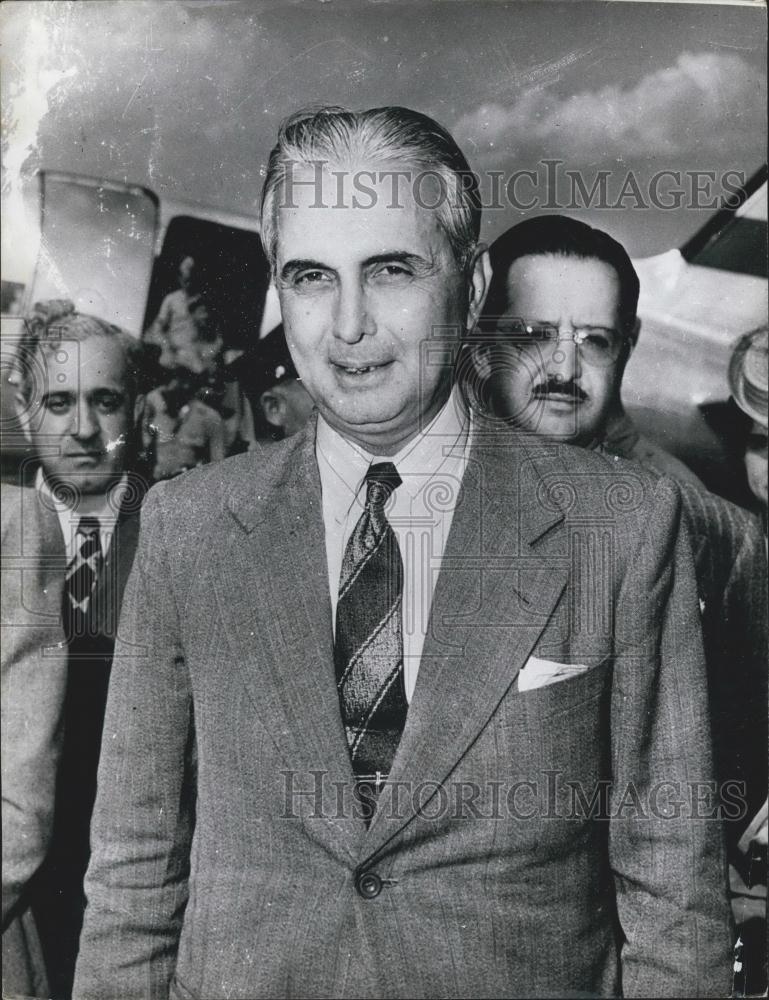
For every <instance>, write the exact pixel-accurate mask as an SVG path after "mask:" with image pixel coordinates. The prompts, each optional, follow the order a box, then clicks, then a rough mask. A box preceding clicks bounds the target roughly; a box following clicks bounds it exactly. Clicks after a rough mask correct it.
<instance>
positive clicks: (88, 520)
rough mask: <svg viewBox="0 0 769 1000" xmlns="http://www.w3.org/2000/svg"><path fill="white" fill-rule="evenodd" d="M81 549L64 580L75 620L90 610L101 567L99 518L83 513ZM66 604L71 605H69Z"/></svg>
mask: <svg viewBox="0 0 769 1000" xmlns="http://www.w3.org/2000/svg"><path fill="white" fill-rule="evenodd" d="M77 539H78V542H79V544H78V549H77V552H76V553H75V558H74V559H73V560H72V562H71V563H70V564H69V567H68V569H67V578H66V580H65V583H64V594H65V608H66V610H68V612H69V614H68V618H69V619H70V622H71V623H72V624H76V623H77V622H78V621H82V619H83V618H85V616H86V614H87V613H88V605H89V603H90V600H91V594H92V593H93V589H94V587H95V586H96V580H97V579H98V576H99V573H100V572H101V568H102V551H101V539H100V537H99V519H98V518H96V517H81V518H80V521H79V523H78V526H77ZM67 604H68V605H69V607H68V608H67V607H66V606H67Z"/></svg>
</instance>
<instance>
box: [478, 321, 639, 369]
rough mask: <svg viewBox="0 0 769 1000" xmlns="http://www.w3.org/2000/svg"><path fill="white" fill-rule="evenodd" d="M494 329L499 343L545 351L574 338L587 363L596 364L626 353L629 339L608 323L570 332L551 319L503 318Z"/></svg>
mask: <svg viewBox="0 0 769 1000" xmlns="http://www.w3.org/2000/svg"><path fill="white" fill-rule="evenodd" d="M493 329H494V333H495V340H496V342H497V343H507V342H508V341H509V342H510V343H512V344H514V345H515V346H516V347H518V348H521V349H523V350H526V349H530V348H532V347H536V348H538V349H540V350H542V351H545V350H550V349H551V348H554V347H557V346H558V344H559V343H560V342H561V341H562V340H571V341H573V342H574V344H575V345H576V346H577V349H578V350H579V353H580V357H581V358H582V360H583V361H584V362H585V364H588V365H593V366H595V367H599V366H602V365H609V364H612V363H613V362H615V361H616V360H617V358H618V357H619V356H620V354H621V353H622V348H623V346H624V344H625V340H626V337H625V335H624V334H623V333H620V331H619V330H615V329H613V328H612V327H606V326H580V327H578V328H577V329H576V330H573V331H571V332H569V333H562V332H561V331H560V330H559V328H558V327H557V326H554V325H552V324H551V323H527V322H526V321H525V320H519V319H505V318H501V319H499V320H497V322H496V324H495V325H494V328H493ZM503 338H504V339H503Z"/></svg>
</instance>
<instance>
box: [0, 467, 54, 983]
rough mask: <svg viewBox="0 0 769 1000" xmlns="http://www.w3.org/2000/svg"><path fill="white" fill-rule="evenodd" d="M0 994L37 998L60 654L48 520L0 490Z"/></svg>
mask: <svg viewBox="0 0 769 1000" xmlns="http://www.w3.org/2000/svg"><path fill="white" fill-rule="evenodd" d="M0 516H1V517H2V602H1V605H0V606H1V607H2V656H1V657H0V663H2V781H3V996H32V995H34V996H44V995H45V996H47V982H46V976H45V969H44V965H43V960H42V955H41V952H40V944H39V941H38V938H37V929H36V927H35V923H34V920H33V918H32V914H31V911H30V905H29V903H30V900H29V885H30V881H31V879H32V876H33V875H34V874H35V872H36V871H37V870H38V869H39V867H40V865H41V864H42V862H43V859H44V858H45V854H46V851H47V849H48V845H49V842H50V837H51V831H52V826H53V806H54V788H55V782H56V769H57V766H58V761H59V754H60V751H61V736H62V720H63V710H64V694H65V689H66V683H67V655H66V647H65V646H64V632H63V630H62V627H61V599H62V586H63V581H64V572H63V566H64V563H63V562H62V560H61V559H57V558H56V555H55V553H56V551H57V545H59V546H60V545H61V531H60V528H59V522H58V519H57V517H56V514H55V513H54V512H53V511H52V510H46V509H45V508H42V507H41V506H40V504H39V503H38V501H37V494H36V491H35V490H32V489H24V488H19V487H15V486H10V485H8V484H5V483H4V484H3V486H2V514H1V515H0Z"/></svg>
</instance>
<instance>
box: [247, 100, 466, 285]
mask: <svg viewBox="0 0 769 1000" xmlns="http://www.w3.org/2000/svg"><path fill="white" fill-rule="evenodd" d="M361 162H374V163H388V162H389V163H396V162H397V163H401V164H407V165H408V166H410V167H415V168H417V169H418V170H422V171H424V172H425V173H429V174H430V175H431V176H433V177H435V178H436V179H437V180H438V181H439V183H440V186H441V192H442V197H441V198H440V200H439V201H438V202H437V203H436V204H435V205H434V206H429V207H434V208H435V212H436V217H437V221H438V224H439V225H440V227H441V228H442V229H443V231H444V232H445V234H446V236H447V237H448V240H449V243H450V245H451V249H452V252H453V254H454V258H455V259H456V261H457V264H458V265H459V267H460V268H461V269H462V270H467V269H468V268H469V267H470V265H471V263H472V260H473V256H474V254H475V250H476V247H477V245H478V237H479V235H480V227H481V201H480V195H479V192H478V178H477V177H476V176H475V174H474V173H473V172H472V170H471V169H470V167H469V165H468V162H467V160H466V159H465V156H464V153H463V152H462V150H461V149H460V148H459V146H457V144H456V142H455V141H454V139H453V138H452V136H451V135H450V134H449V133H448V132H447V131H446V129H445V128H443V126H442V125H439V124H438V122H436V121H433V119H432V118H428V117H427V115H423V114H420V112H418V111H412V110H411V109H409V108H400V107H386V108H371V109H369V110H367V111H349V110H348V109H346V108H341V107H333V106H329V107H321V108H308V109H305V110H303V111H298V112H296V113H295V114H293V115H291V116H290V117H288V118H286V119H285V120H284V121H283V122H282V124H281V126H280V130H279V132H278V141H277V143H276V145H275V147H274V148H273V150H272V152H271V153H270V158H269V162H268V165H267V174H266V176H265V179H264V187H263V188H262V204H261V235H262V243H263V245H264V251H265V253H266V255H267V259H268V260H269V262H270V267H271V268H272V271H273V273H274V272H275V262H276V256H277V236H278V234H277V206H276V195H277V192H278V191H279V190H280V188H281V185H282V183H283V181H284V179H285V176H286V172H287V170H288V169H289V168H290V169H293V167H294V166H295V165H296V164H298V163H303V164H311V165H313V166H316V168H317V166H318V165H323V164H328V163H333V164H337V165H338V164H341V163H350V164H352V163H361ZM443 195H445V196H443Z"/></svg>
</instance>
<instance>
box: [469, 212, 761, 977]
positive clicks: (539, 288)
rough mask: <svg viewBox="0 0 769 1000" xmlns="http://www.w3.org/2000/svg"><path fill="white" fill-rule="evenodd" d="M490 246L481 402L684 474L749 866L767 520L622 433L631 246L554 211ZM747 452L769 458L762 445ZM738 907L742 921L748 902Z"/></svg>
mask: <svg viewBox="0 0 769 1000" xmlns="http://www.w3.org/2000/svg"><path fill="white" fill-rule="evenodd" d="M490 253H491V259H492V265H493V267H494V272H493V277H492V282H491V293H490V296H489V300H490V301H489V300H487V304H486V307H485V309H484V313H483V316H482V318H481V322H480V324H479V326H480V331H478V332H477V335H476V336H475V337H473V336H472V335H471V337H470V340H469V343H468V346H467V347H466V354H465V356H464V357H462V358H461V360H460V368H461V369H462V375H463V378H464V384H465V388H466V391H467V394H468V396H469V399H470V403H471V405H474V406H476V407H479V408H480V409H482V410H483V411H485V412H486V414H487V415H489V416H491V417H497V418H499V419H500V420H502V421H504V422H505V423H509V424H512V425H516V426H518V427H520V428H522V429H523V430H526V431H530V432H532V433H533V434H536V435H540V436H542V437H544V438H548V439H551V440H554V441H559V442H564V443H568V444H573V445H578V446H580V447H584V448H592V449H596V450H599V451H603V452H604V453H605V454H608V455H611V456H613V457H614V460H615V461H616V462H617V463H620V462H624V460H625V459H632V460H634V461H636V462H638V463H639V464H641V465H643V466H645V467H646V468H648V469H650V470H651V471H653V472H656V473H657V474H664V475H667V476H670V477H672V478H674V479H677V480H678V481H679V486H680V489H681V496H682V500H683V514H684V519H685V522H686V525H687V528H688V530H689V534H690V537H691V541H692V546H693V552H694V559H695V566H696V571H697V585H698V592H699V604H700V614H701V625H702V631H703V642H704V648H705V655H706V659H707V666H708V683H709V697H710V706H711V714H712V721H713V729H714V752H715V762H716V768H717V776H718V778H719V780H720V782H721V784H722V788H725V786H726V784H727V783H729V788H731V789H732V790H734V789H735V788H737V787H739V788H740V789H744V795H743V798H744V809H742V810H741V812H742V814H741V815H740V816H734V815H729V814H728V813H727V818H728V819H729V820H730V821H729V822H727V823H726V824H725V828H726V837H727V845H728V849H729V858H730V861H731V863H732V867H733V870H734V869H735V868H740V869H742V868H743V862H744V857H745V850H744V849H743V847H744V845H743V838H744V837H745V836H746V835H748V827H749V825H750V826H752V825H753V824H752V823H751V820H752V818H753V817H754V816H755V815H756V813H757V811H758V810H760V808H761V805H762V803H763V802H764V801H765V799H766V787H767V760H766V742H767V718H766V704H767V662H766V643H767V632H768V628H767V603H766V596H767V595H766V583H767V568H766V553H765V547H764V540H763V537H762V532H761V525H760V523H759V521H758V519H757V518H756V517H754V516H752V515H751V514H749V513H748V512H747V511H745V510H743V509H742V508H739V507H736V506H735V505H733V504H731V503H729V502H728V501H726V500H723V499H722V498H721V497H717V496H715V495H713V494H710V493H708V492H707V491H706V490H705V488H704V487H703V486H701V484H700V485H697V484H698V483H699V481H698V480H697V479H696V477H695V476H694V475H693V473H691V472H690V470H689V469H688V468H687V467H686V466H684V465H683V463H682V462H680V461H679V460H678V459H676V458H674V457H673V456H672V455H669V454H668V453H667V452H665V451H663V449H661V448H659V447H658V446H656V445H652V444H651V443H650V442H646V441H645V440H644V439H643V438H641V437H640V436H639V435H638V434H637V433H636V432H635V431H634V430H633V432H632V433H629V432H628V433H626V434H623V435H622V436H621V437H619V438H618V437H617V436H616V435H615V434H613V433H612V428H613V429H614V430H615V431H616V429H617V427H618V426H620V425H622V426H624V427H625V428H626V429H627V428H631V429H632V425H631V424H630V421H629V419H628V418H627V417H626V416H625V415H624V412H623V410H622V403H621V396H620V393H621V386H622V376H623V374H624V370H625V365H626V363H627V360H628V357H629V356H630V352H631V350H632V346H633V343H634V340H635V337H636V336H637V333H638V329H639V323H638V320H637V317H636V308H637V303H638V292H639V283H638V278H637V276H636V273H635V269H634V268H633V265H632V263H631V261H630V258H629V256H628V255H627V253H626V251H625V249H624V248H623V247H622V246H621V245H620V244H619V243H617V242H616V241H615V240H614V239H612V238H611V237H610V236H609V235H608V234H606V233H603V232H601V231H600V230H596V229H592V228H591V227H590V226H587V225H585V224H584V223H582V222H578V221H576V220H574V219H567V218H564V217H559V216H547V217H543V218H537V219H531V220H528V221H527V222H523V223H521V224H520V225H518V226H514V227H513V228H512V229H510V230H508V231H507V232H506V233H505V234H503V236H501V237H500V238H499V239H498V240H497V241H496V243H494V245H493V246H492V248H491V252H490ZM751 343H752V342H751ZM763 343H764V345H765V343H766V341H765V340H764V341H763ZM752 351H753V353H751V351H750V350H745V349H742V350H741V353H740V359H741V360H739V361H735V362H734V363H733V365H732V369H733V372H732V385H733V391H734V393H735V399H736V400H737V402H738V403H739V405H741V406H743V407H745V406H747V407H749V414H750V416H751V418H752V419H753V420H754V427H756V426H757V427H758V428H759V429H760V428H761V427H763V433H764V438H763V441H764V449H765V448H766V436H765V435H766V353H765V347H764V355H763V367H762V362H761V358H760V357H759V351H758V350H757V349H756V347H755V345H754V346H753V348H752ZM468 353H469V356H470V357H469V360H468V357H467V354H468ZM759 372H761V373H762V376H759V374H758V373H759ZM761 377H762V378H763V383H762V384H763V410H762V409H761V406H760V400H761V398H762V397H761V390H760V385H759V384H760V381H761ZM762 420H763V424H762ZM626 445H627V447H626ZM764 455H765V450H764ZM748 460H749V461H753V462H754V464H755V465H757V464H758V463H756V462H755V459H754V457H753V455H752V454H750V455H749V457H748ZM626 464H627V466H628V470H629V471H632V464H630V463H626ZM765 475H766V465H765V464H764V466H763V477H764V478H763V479H761V474H760V473H758V472H754V477H755V479H756V480H757V483H758V489H759V490H760V489H761V485H763V489H764V491H765V490H766V478H765ZM764 496H765V492H764ZM725 791H726V794H727V795H728V794H729V791H728V790H725ZM741 794H742V793H741ZM763 835H764V837H765V835H766V830H765V827H764V834H763ZM740 845H743V846H740ZM762 877H763V879H764V891H765V870H764V871H763V873H762V872H759V871H758V870H757V869H756V871H754V873H753V876H752V879H753V883H754V885H755V882H756V881H759V880H760V879H761V878H762ZM734 912H735V916H736V919H737V921H738V924H739V923H740V916H741V913H740V912H739V910H738V908H737V906H736V905H735V906H734ZM764 926H765V924H764V925H762V930H761V932H760V933H759V934H755V935H751V945H752V946H751V947H748V946H747V943H746V942H745V941H743V944H745V945H746V946H745V949H744V955H743V960H742V970H741V971H742V972H743V973H744V974H746V975H747V977H748V981H749V982H750V984H751V987H753V988H755V987H756V986H758V988H759V992H760V991H761V990H763V989H764V988H765V986H766V971H765V961H766V951H765V945H764V944H760V945H759V944H758V943H757V942H758V941H759V940H760V939H761V938H762V936H763V927H764Z"/></svg>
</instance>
